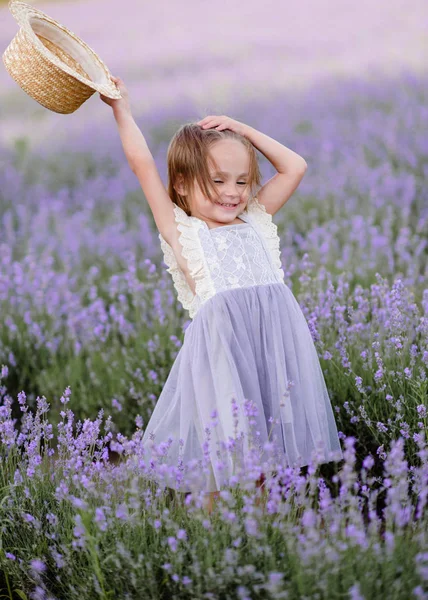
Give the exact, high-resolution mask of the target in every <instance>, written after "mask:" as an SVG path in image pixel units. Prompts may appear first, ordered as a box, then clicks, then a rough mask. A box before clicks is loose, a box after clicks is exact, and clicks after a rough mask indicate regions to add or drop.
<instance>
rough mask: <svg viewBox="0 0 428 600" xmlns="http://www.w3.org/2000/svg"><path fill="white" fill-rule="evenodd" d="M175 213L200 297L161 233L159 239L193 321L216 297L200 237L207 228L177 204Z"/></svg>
mask: <svg viewBox="0 0 428 600" xmlns="http://www.w3.org/2000/svg"><path fill="white" fill-rule="evenodd" d="M174 214H175V221H176V223H177V230H178V231H179V236H178V241H179V243H180V246H181V254H182V256H183V257H184V258H185V259H186V261H187V265H188V267H189V271H190V275H191V277H192V279H193V281H194V282H195V290H196V295H195V294H193V292H192V290H191V289H190V287H189V284H188V283H187V280H186V277H185V275H184V273H183V272H182V270H181V268H180V266H179V264H178V262H177V259H176V257H175V254H174V251H173V249H172V248H171V246H170V245H169V244H168V243H167V241H166V240H165V239H164V238H163V237H162V235H161V234H160V233H159V240H160V242H161V248H162V251H163V253H164V259H165V263H166V265H167V266H168V267H169V268H168V272H169V273H170V274H171V275H172V278H173V281H174V287H175V289H176V290H177V298H178V300H179V302H181V304H182V305H183V308H185V309H186V310H188V311H189V316H190V317H191V318H193V317H194V315H195V314H196V311H197V309H198V308H199V306H200V304H201V303H202V302H204V301H205V300H206V299H208V298H210V297H211V296H213V295H214V294H215V288H214V286H213V283H212V280H211V276H210V272H209V269H208V266H207V264H206V259H205V255H204V251H203V248H202V244H201V240H200V237H199V234H198V230H199V228H200V227H201V226H202V225H203V223H202V221H201V220H200V219H197V218H196V217H192V216H189V215H187V214H186V212H185V211H184V210H183V209H182V208H180V207H179V206H178V205H177V204H174Z"/></svg>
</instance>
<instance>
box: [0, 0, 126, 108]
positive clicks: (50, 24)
mask: <svg viewBox="0 0 428 600" xmlns="http://www.w3.org/2000/svg"><path fill="white" fill-rule="evenodd" d="M9 9H10V11H11V13H12V14H13V16H14V17H15V19H16V20H17V22H18V24H19V25H20V30H19V31H18V33H17V34H16V36H15V37H14V38H13V40H12V41H11V43H10V44H9V46H8V47H7V48H6V50H5V52H4V53H3V63H4V65H5V67H6V69H7V71H8V72H9V74H10V75H11V77H12V78H13V79H14V80H15V81H16V82H17V83H18V85H19V86H20V87H21V88H22V89H23V90H24V91H25V92H26V93H27V94H28V95H29V96H31V97H32V98H34V100H36V101H37V102H39V104H41V105H42V106H44V107H46V108H48V109H49V110H52V111H54V112H57V113H62V114H68V113H72V112H74V111H75V110H77V109H78V108H79V107H80V106H81V105H82V104H83V102H85V101H86V100H87V99H88V98H90V97H91V96H92V94H94V93H95V92H96V91H98V92H99V93H100V94H102V95H104V96H106V97H108V98H112V99H119V98H121V97H122V96H121V94H120V91H119V90H118V88H117V87H116V84H115V83H114V82H113V81H112V79H111V74H110V72H109V70H108V68H107V66H106V65H105V64H104V62H103V61H102V60H101V58H100V57H99V56H98V55H97V54H96V53H95V52H94V51H93V50H92V48H90V47H89V46H88V45H87V44H86V43H85V42H84V41H83V40H81V39H80V38H79V37H78V36H77V35H75V34H74V33H73V32H72V31H70V30H69V29H67V28H66V27H64V26H63V25H61V24H60V23H58V22H57V21H55V20H54V19H51V18H50V17H49V16H48V15H46V14H45V13H43V12H42V11H41V10H38V9H37V8H35V7H34V6H31V5H30V4H26V3H24V2H20V1H18V0H11V1H10V2H9Z"/></svg>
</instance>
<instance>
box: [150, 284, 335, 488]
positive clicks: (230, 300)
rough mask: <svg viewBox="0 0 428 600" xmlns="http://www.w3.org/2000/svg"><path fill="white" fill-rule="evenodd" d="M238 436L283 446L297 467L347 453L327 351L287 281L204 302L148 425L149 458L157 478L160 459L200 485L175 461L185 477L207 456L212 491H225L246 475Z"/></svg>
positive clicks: (247, 442) (244, 447)
mask: <svg viewBox="0 0 428 600" xmlns="http://www.w3.org/2000/svg"><path fill="white" fill-rule="evenodd" d="M236 439H240V440H241V446H240V448H241V451H242V452H243V453H244V454H245V452H247V451H249V449H250V448H253V449H254V448H255V447H257V448H259V450H260V452H261V455H262V454H263V448H264V447H265V444H266V443H269V442H270V443H271V444H274V446H275V448H276V451H277V456H278V460H280V461H281V462H282V463H283V464H284V463H285V464H286V465H287V466H304V465H307V464H308V463H309V462H310V460H311V453H312V452H313V451H314V450H316V451H317V454H318V456H320V457H321V460H319V461H318V462H329V461H330V460H332V458H331V457H332V456H335V459H336V460H338V459H340V458H342V457H343V455H342V451H341V447H340V442H339V437H338V431H337V427H336V422H335V419H334V414H333V410H332V407H331V403H330V398H329V395H328V391H327V388H326V385H325V381H324V376H323V372H322V369H321V365H320V362H319V359H318V355H317V351H316V348H315V345H314V342H313V340H312V336H311V333H310V331H309V327H308V324H307V322H306V319H305V317H304V315H303V313H302V310H301V308H300V306H299V304H298V302H297V300H296V299H295V297H294V295H293V293H292V291H291V290H290V288H289V287H288V286H287V285H286V284H285V283H271V284H267V285H257V286H252V287H244V288H233V289H229V290H225V291H222V292H218V293H217V294H216V295H214V296H213V297H211V298H210V299H209V300H208V301H206V302H205V303H204V304H202V306H201V307H200V309H199V310H198V312H197V313H196V315H195V317H194V319H193V321H192V322H191V323H190V325H189V326H188V327H187V329H186V331H185V333H184V342H183V345H182V347H181V348H180V351H179V352H178V354H177V356H176V359H175V361H174V363H173V365H172V368H171V371H170V373H169V375H168V378H167V380H166V383H165V385H164V387H163V389H162V393H161V395H160V396H159V399H158V402H157V404H156V406H155V408H154V410H153V413H152V416H151V418H150V420H149V422H148V423H147V426H146V427H145V432H144V436H143V446H144V452H145V461H146V464H149V463H150V461H152V462H151V465H152V473H153V474H154V477H155V479H156V475H155V473H156V468H157V467H153V465H154V464H155V463H156V462H157V463H158V465H159V464H163V465H164V466H163V467H162V468H161V470H162V472H163V475H162V478H163V481H167V482H168V483H167V485H168V486H169V487H172V488H175V489H177V490H178V489H179V490H181V491H190V490H191V488H190V487H189V486H186V485H184V484H183V483H182V482H181V483H180V476H178V477H174V476H169V475H167V476H166V477H165V473H166V468H167V467H166V466H165V465H167V466H168V467H169V466H176V467H178V470H176V469H175V470H174V472H175V473H176V474H177V473H178V474H179V473H180V472H183V468H184V466H185V465H187V464H189V461H192V460H193V464H196V463H197V464H199V465H200V464H202V463H203V461H204V460H205V463H204V464H205V467H206V471H205V472H206V477H205V480H204V483H203V485H202V487H203V489H204V490H206V491H215V490H220V489H221V486H222V485H224V484H227V482H228V479H229V477H230V476H231V475H232V474H235V473H236V470H235V467H236V465H235V459H236V455H235V458H234V455H233V453H232V452H231V451H229V449H233V447H234V442H233V440H236ZM159 445H161V452H159ZM155 446H156V449H155ZM166 447H167V448H168V450H167V453H166V454H165V452H164V450H165V448H166ZM162 452H164V455H163V456H162ZM320 453H321V454H320ZM331 453H334V454H333V455H332V454H331Z"/></svg>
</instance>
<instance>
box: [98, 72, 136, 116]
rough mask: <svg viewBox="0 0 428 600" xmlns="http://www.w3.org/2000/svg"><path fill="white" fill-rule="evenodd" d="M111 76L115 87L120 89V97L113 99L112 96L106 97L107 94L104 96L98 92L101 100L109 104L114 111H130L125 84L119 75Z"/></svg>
mask: <svg viewBox="0 0 428 600" xmlns="http://www.w3.org/2000/svg"><path fill="white" fill-rule="evenodd" d="M111 78H112V80H113V81H114V83H115V84H116V87H117V88H118V90H119V91H120V95H121V96H122V98H118V99H117V100H115V99H114V98H107V96H104V95H103V94H101V93H100V98H101V100H102V101H103V102H105V103H106V104H108V105H109V106H111V107H112V109H113V111H114V112H116V111H129V112H131V106H130V104H129V96H128V90H127V89H126V86H125V84H124V83H123V81H122V79H121V78H120V77H113V75H112V76H111Z"/></svg>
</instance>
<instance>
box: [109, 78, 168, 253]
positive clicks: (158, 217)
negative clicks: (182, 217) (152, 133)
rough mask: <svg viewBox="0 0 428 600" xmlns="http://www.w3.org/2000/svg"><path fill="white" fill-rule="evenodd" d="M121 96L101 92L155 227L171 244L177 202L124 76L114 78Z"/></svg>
mask: <svg viewBox="0 0 428 600" xmlns="http://www.w3.org/2000/svg"><path fill="white" fill-rule="evenodd" d="M113 81H115V82H116V84H117V86H118V87H119V89H120V92H121V95H122V98H120V99H119V100H112V99H110V98H106V97H105V96H103V95H101V94H100V96H101V99H102V100H103V101H104V102H105V103H106V104H109V106H111V107H112V108H113V114H114V118H115V119H116V123H117V126H118V129H119V135H120V139H121V141H122V146H123V150H124V152H125V156H126V158H127V160H128V163H129V166H130V167H131V170H132V172H133V173H135V175H136V176H137V177H138V181H139V182H140V185H141V188H142V190H143V192H144V195H145V197H146V199H147V202H148V203H149V206H150V209H151V211H152V214H153V218H154V220H155V223H156V227H157V228H158V230H159V232H160V233H161V235H162V237H163V238H164V239H165V240H166V241H167V242H168V243H170V240H171V239H173V236H174V234H176V229H177V228H176V222H175V214H174V204H173V202H172V200H171V198H170V197H169V195H168V192H167V190H166V188H165V186H164V184H163V182H162V179H161V177H160V175H159V172H158V169H157V167H156V163H155V160H154V158H153V156H152V153H151V152H150V149H149V147H148V146H147V143H146V140H145V138H144V136H143V134H142V133H141V131H140V129H139V127H138V125H137V124H136V122H135V121H134V118H133V116H132V112H131V107H130V104H129V100H128V92H127V89H126V87H125V85H124V83H123V81H122V80H121V79H119V78H118V77H113Z"/></svg>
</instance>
